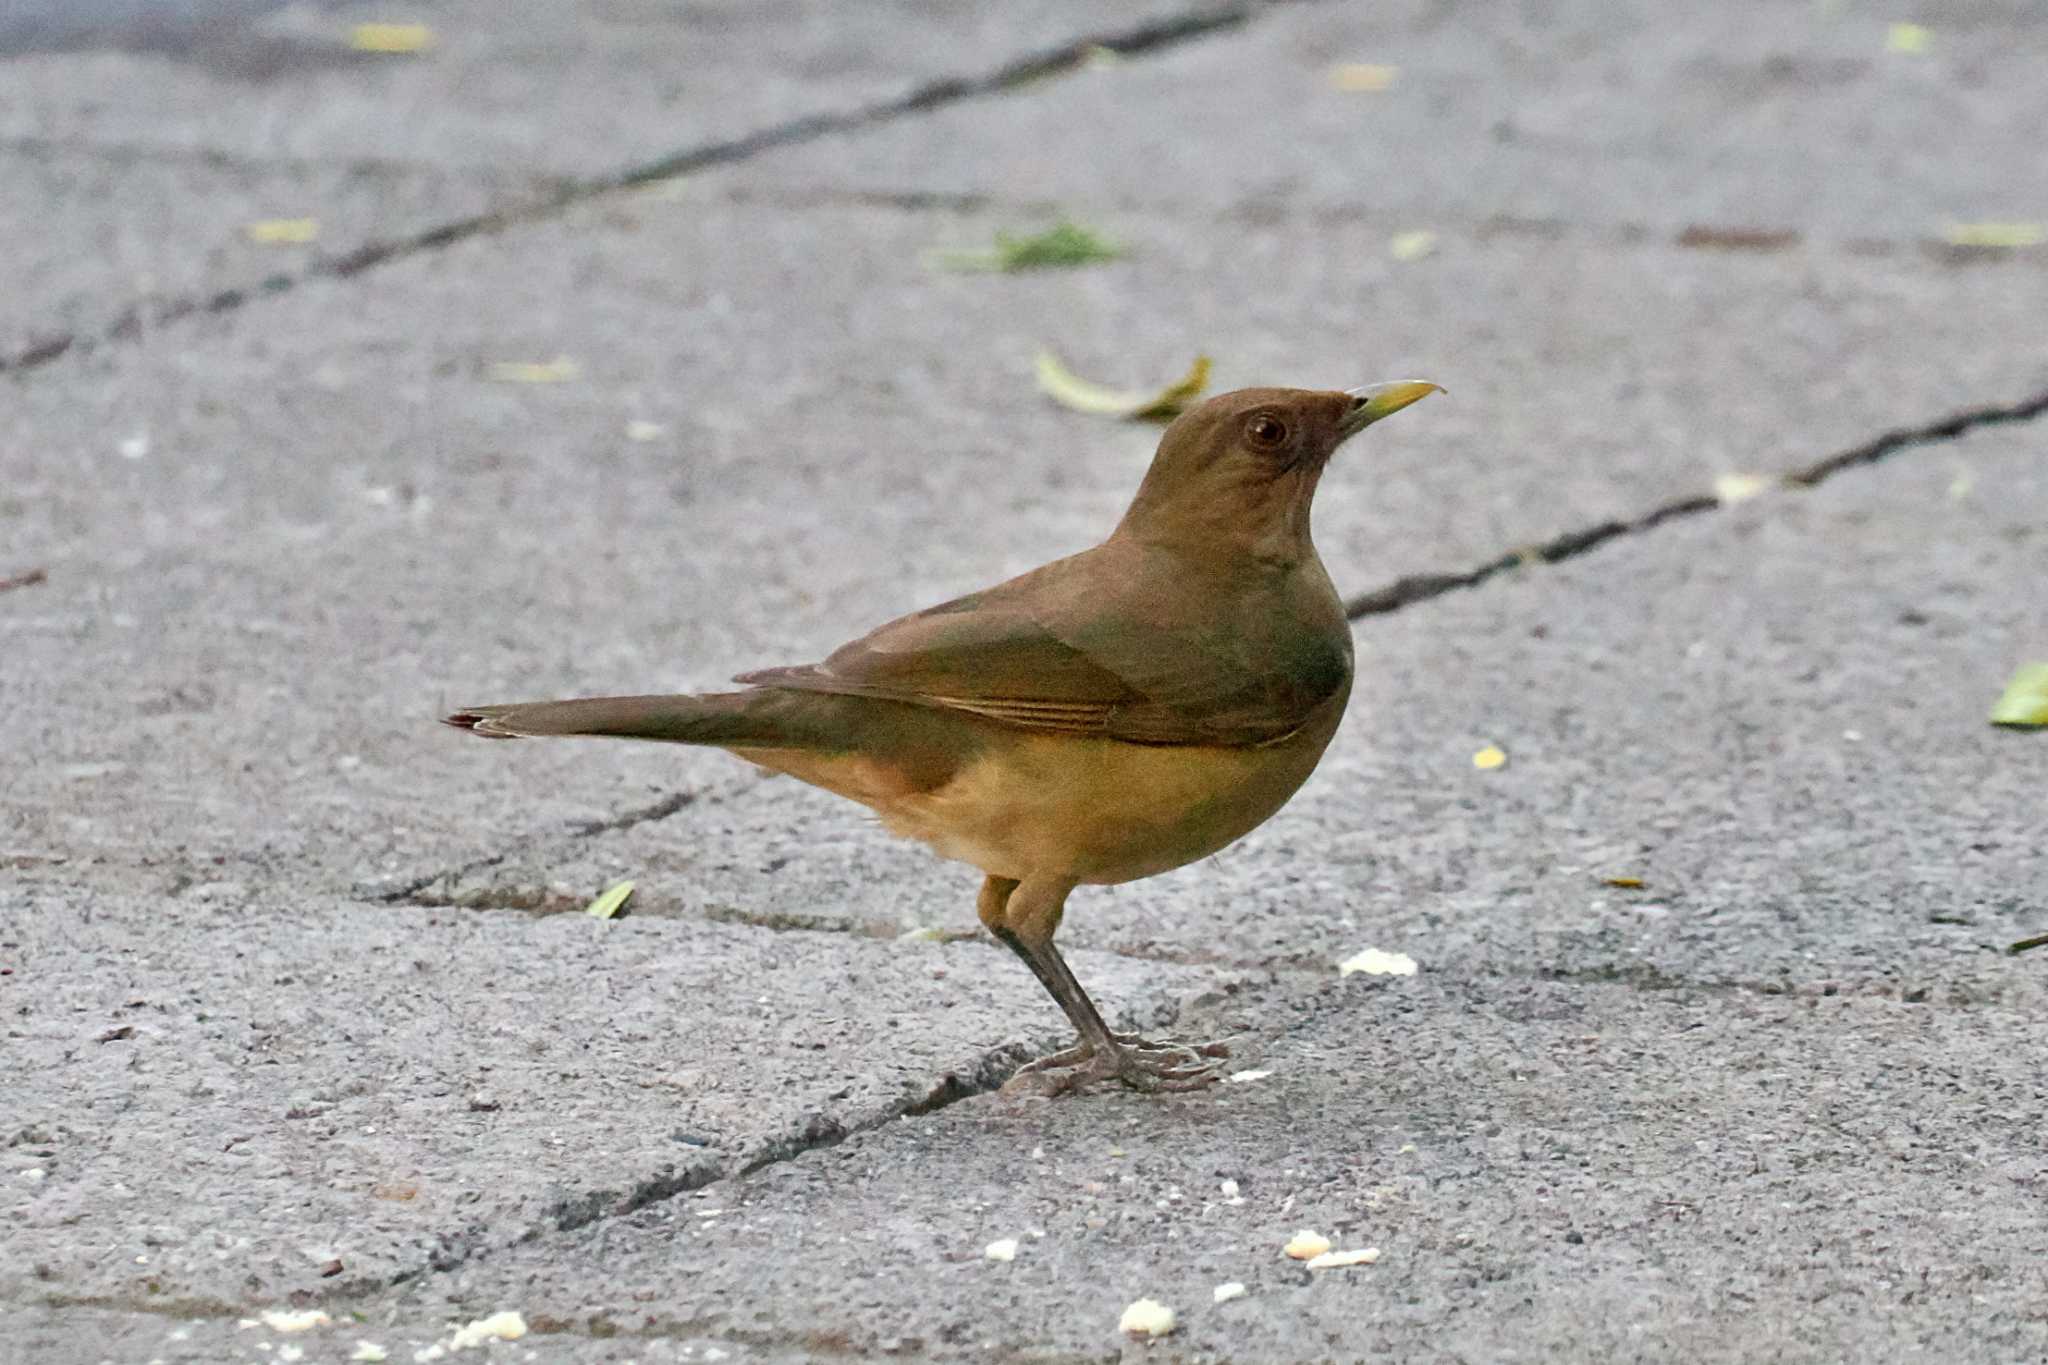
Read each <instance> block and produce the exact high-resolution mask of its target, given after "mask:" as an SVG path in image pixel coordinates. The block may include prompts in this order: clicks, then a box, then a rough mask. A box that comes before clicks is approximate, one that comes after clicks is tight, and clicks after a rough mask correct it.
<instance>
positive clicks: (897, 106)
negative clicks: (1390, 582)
mask: <svg viewBox="0 0 2048 1365" xmlns="http://www.w3.org/2000/svg"><path fill="white" fill-rule="evenodd" d="M1267 3H1268V0H1233V3H1227V4H1221V5H1205V6H1198V7H1196V8H1194V9H1189V10H1185V11H1182V12H1181V13H1179V14H1175V15H1169V16H1165V17H1162V18H1159V19H1153V20H1148V21H1146V22H1143V23H1139V24H1134V25H1131V26H1130V27H1127V28H1122V29H1116V30H1112V31H1108V32H1103V33H1096V34H1092V35H1084V36H1082V37H1080V38H1075V39H1072V40H1069V41H1067V42H1063V43H1061V44H1059V45H1058V46H1056V47H1052V48H1048V49H1044V50H1041V51H1038V52H1033V53H1027V54H1026V55H1024V56H1021V57H1014V58H1012V59H1010V60H1009V61H1007V62H1005V63H1003V64H1002V65H1000V66H998V67H996V68H995V69H994V70H992V71H987V72H983V73H982V74H980V75H976V76H946V77H941V78H939V79H937V80H932V81H927V82H925V83H924V84H922V85H920V86H918V87H917V88H916V89H914V90H912V91H911V92H910V93H909V94H907V95H901V96H898V97H897V98H895V99H890V100H884V101H881V102H879V103H873V104H867V105H862V106H859V107H856V108H853V109H849V110H841V111H838V112H828V113H815V114H806V115H804V116H802V117H800V118H795V119H789V120H786V121H784V122H781V123H776V124H771V125H769V126H768V127H766V128H760V129H756V130H755V131H753V132H750V133H743V134H741V135H740V136H738V137H735V138H729V139H726V140H724V141H721V142H713V143H708V144H704V145H701V146H697V147H693V148H687V149H685V150H683V151H679V152H673V153H670V154H669V155H667V156H663V157H658V158H656V159H655V160H653V161H648V162H643V163H641V164H639V165H635V166H628V167H625V168H623V169H620V170H616V171H613V172H611V173H609V174H607V175H602V176H597V177H594V178H590V179H584V180H573V181H569V182H568V183H566V184H565V185H562V186H561V187H559V188H557V189H555V190H554V191H553V192H551V193H546V194H543V195H541V196H540V197H539V198H536V199H534V200H532V201H530V202H525V203H517V204H513V205H509V206H503V207H499V208H495V209H486V210H484V211H483V212H481V213H476V214H471V215H469V216H467V217H463V218H456V219H453V220H450V221H448V222H444V223H439V224H436V225H435V226H433V227H429V228H423V229H421V230H419V231H417V232H414V233H411V234H410V235H407V236H403V237H396V238H391V239H387V240H382V241H371V242H367V243H365V244H363V245H362V246H359V247H357V248H355V249H354V250H352V251H349V252H346V253H344V254H342V255H339V256H331V257H324V258H322V259H319V260H316V261H314V262H313V263H312V264H311V265H309V266H307V267H306V268H305V269H303V270H301V271H299V272H298V273H296V274H294V273H288V272H286V273H278V274H274V275H270V276H267V277H265V278H264V279H262V280H260V281H258V282H256V283H254V284H248V285H241V286H235V287H230V288H227V289H221V290H218V291H216V292H214V293H212V294H209V295H205V296H191V295H187V296H183V297H179V298H173V299H169V300H166V301H164V302H163V303H162V304H160V305H157V306H155V307H152V306H151V305H150V304H149V303H147V302H143V303H136V304H131V305H130V306H129V307H128V308H127V309H126V310H124V311H123V312H122V314H121V315H120V316H119V317H118V318H116V319H115V321H114V322H113V323H112V324H110V325H109V326H108V327H106V328H105V329H103V330H102V331H101V332H100V333H99V334H97V335H93V336H89V335H85V334H82V333H77V332H71V333H64V334H61V335H58V336H54V337H48V338H45V339H44V340H42V341H38V342H34V343H32V344H31V345H29V346H28V347H27V348H26V349H24V350H22V351H18V352H16V353H15V354H14V355H12V356H0V374H9V373H20V372H22V371H25V370H31V369H34V368H36V367H38V366H41V365H46V364H48V363H50V362H51V361H53V360H56V359H58V358H59V357H60V356H65V355H84V354H88V353H90V352H92V351H93V350H96V349H98V348H99V347H101V346H104V345H107V344H109V343H114V342H123V341H128V340H131V339H133V338H134V337H137V336H140V335H142V334H144V333H145V332H147V331H148V330H149V329H150V328H153V327H159V326H163V325H165V324H168V323H173V322H178V321H181V320H183V319H185V318H189V317H194V316H211V315H217V314H221V313H229V312H234V311H235V310H237V309H240V308H242V307H243V306H244V305H246V304H248V303H249V302H251V301H252V300H254V299H257V298H260V297H264V296H267V295H275V294H282V293H285V292H288V291H290V290H292V289H295V288H297V287H298V286H299V285H301V284H305V283H309V282H311V281H314V280H320V279H344V280H345V279H350V278H353V277H354V276H357V275H360V274H362V273H364V272H365V271H369V270H373V269H375V268H377V267H379V266H383V265H389V264H392V263H393V262H396V261H402V260H406V259H408V258H410V257H413V256H418V255H422V254H425V253H427V252H430V251H437V250H440V249H441V248H443V247H448V246H453V245H456V244H457V243H460V242H465V241H468V240H470V239H471V238H475V237H487V236H492V235H494V234H496V233H500V232H503V231H506V230H507V229H510V228H514V227H518V226H521V225H524V224H527V223H533V222H539V221H541V220H544V219H547V218H550V217H553V216H555V215H557V214H560V213H562V212H563V211H565V210H567V209H569V208H572V207H574V206H575V205H577V204H581V203H584V202H587V201H589V200H593V199H598V198H601V197H603V196H605V195H608V194H614V193H617V192H619V191H622V190H630V189H634V188H637V187H640V186H644V185H648V184H651V183H654V182H656V181H661V180H668V179H671V178H673V177H675V176H678V175H684V174H687V173H690V172H693V171H701V170H705V169H707V168H710V167H713V166H723V165H730V164H733V163H735V162H740V161H745V160H747V159H748V158H750V157H753V156H757V155H759V154H761V153H763V152H768V151H773V150H776V149H779V148H783V147H792V146H797V145H800V144H803V143H807V142H815V141H817V140H819V139H821V138H824V137H828V136H831V135H833V134H836V133H850V132H856V131H859V130H861V129H864V128H869V127H874V126H877V125H880V124H886V123H891V122H894V121H895V120H897V119H902V118H908V117H911V116H914V115H917V114H922V113H925V112H927V111H930V110H933V109H940V108H944V107H946V106H948V105H953V104H959V103H962V102H964V101H968V100H974V99H981V98H985V97H988V96H992V95H1001V94H1004V93H1007V92H1009V91H1011V90H1015V89H1017V88H1018V87H1020V86H1024V85H1027V84H1030V83H1033V82H1036V81H1040V80H1043V79H1046V78H1048V77H1052V76H1061V75H1065V74H1067V73H1069V72H1072V71H1076V70H1079V69H1080V68H1082V67H1083V66H1085V65H1086V64H1087V63H1088V62H1089V61H1090V60H1091V59H1092V58H1093V57H1094V56H1095V55H1096V54H1098V53H1101V52H1105V51H1106V52H1112V53H1115V54H1117V55H1118V56H1120V57H1132V56H1137V55H1140V54H1144V53H1150V52H1157V51H1162V50H1164V49H1167V48H1171V47H1175V46H1177V45H1179V44H1181V43H1185V42H1189V41H1191V40H1193V39H1197V38H1202V37H1206V36H1208V35H1209V34H1212V33H1217V32H1220V31H1223V30H1226V29H1232V28H1236V27H1238V26H1239V25H1241V24H1244V23H1246V22H1248V21H1249V20H1250V19H1251V18H1252V16H1253V15H1254V14H1256V13H1257V12H1259V11H1260V10H1262V9H1264V8H1266V5H1267Z"/></svg>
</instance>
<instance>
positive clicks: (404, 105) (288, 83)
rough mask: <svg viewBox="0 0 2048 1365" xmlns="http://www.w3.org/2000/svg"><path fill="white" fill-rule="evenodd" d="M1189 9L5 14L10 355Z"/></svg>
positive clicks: (1056, 2) (445, 5)
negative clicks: (409, 31) (297, 234)
mask: <svg viewBox="0 0 2048 1365" xmlns="http://www.w3.org/2000/svg"><path fill="white" fill-rule="evenodd" d="M1195 8H1196V9H1199V7H1195ZM1188 9H1189V7H1187V6H1180V5H1169V4H1166V3H1133V4H1126V5H1119V6H1118V7H1116V10H1115V12H1114V13H1111V14H1105V13H1104V12H1103V11H1102V10H1101V9H1100V8H1099V7H1097V6H1093V5H1089V4H1085V3H1082V0H1031V2H1030V3H1028V4H1008V5H989V4H977V5H943V6H938V7H933V6H929V5H921V4H915V3H910V2H909V0H901V2H898V0H891V3H888V4H883V5H865V6H862V7H861V9H860V12H859V13H858V14H857V15H856V14H854V13H852V12H850V11H845V10H840V9H835V8H834V7H831V6H827V5H819V4H811V3H790V2H778V3H774V4H760V3H715V4H694V5H687V6H675V5H669V4H664V3H658V2H657V0H644V2H643V0H628V2H623V3H622V0H579V3H574V4H526V5H520V6H516V7H514V8H513V9H512V10H511V11H509V12H508V9H507V7H506V6H505V5H503V4H502V3H496V0H439V2H438V3H433V4H426V5H421V6H415V7H414V8H413V10H412V11H410V14H411V15H412V18H413V19H414V20H417V21H420V22H424V23H426V24H428V26H429V27H430V28H431V30H432V35H433V43H432V46H431V47H429V48H428V49H427V50H425V51H423V52H419V53H407V54H402V55H380V54H375V53H363V52H358V51H354V50H352V49H351V48H350V46H349V41H350V34H351V31H352V28H353V26H354V25H356V24H358V23H362V22H369V21H378V20H387V21H388V20H389V19H390V17H391V16H390V15H389V14H388V13H386V12H385V11H384V10H383V9H381V8H379V7H377V6H374V5H364V4H346V3H344V4H326V5H321V6H317V7H314V6H277V5H257V4H239V5H237V4H228V3H225V0H206V3H202V4H197V5H192V6H156V7H154V8H143V7H137V6H133V5H129V6H121V5H113V6H108V5H106V4H104V3H96V4H94V5H87V6H82V7H79V12H78V13H77V14H75V15H65V14H51V13H45V14H42V15H40V16H37V15H27V16H15V22H13V23H10V24H9V25H8V26H7V27H0V70H4V72H5V79H4V80H0V178H4V179H5V182H6V183H7V184H8V185H9V186H10V191H9V193H8V195H7V196H6V198H7V200H8V203H7V205H6V206H5V207H4V208H0V260H4V261H5V262H6V263H7V264H6V265H5V267H4V273H0V284H4V286H5V288H6V290H7V295H8V299H9V306H8V309H7V317H6V320H5V321H4V323H0V359H10V360H11V359H14V358H16V357H19V356H23V355H34V354H36V353H38V352H39V351H40V350H42V349H45V348H47V347H49V346H52V345H57V344H61V342H62V341H63V339H64V338H66V337H77V338H80V339H82V340H91V339H92V338H94V337H95V336H97V335H98V334H99V333H100V332H101V331H103V330H104V329H107V328H110V327H116V326H118V325H120V324H121V323H122V322H123V321H124V320H126V319H128V318H129V317H130V316H131V315H133V314H137V313H139V314H140V316H141V317H142V318H143V319H145V320H147V319H149V318H152V317H155V316H157V315H160V314H161V313H163V312H165V311H166V310H173V311H175V310H179V309H182V308H185V307H189V306H191V305H193V304H195V303H198V304H204V303H205V302H206V301H208V300H211V299H213V298H215V297H216V296H218V295H220V294H222V293H224V292H228V291H256V290H259V289H260V288H262V286H263V282H264V281H265V280H266V279H269V278H271V277H273V276H286V277H290V276H296V275H302V274H304V273H305V272H307V271H308V270H317V269H321V268H325V267H331V266H333V265H335V264H336V263H338V262H343V261H346V260H349V259H351V258H352V257H355V256H356V255H357V254H358V253H359V252H360V251H361V250H362V249H363V248H365V247H366V246H368V245H371V244H376V243H391V242H403V241H405V240H407V239H410V238H412V237H414V236H416V235H418V234H419V233H422V232H425V231H429V230H431V229H435V228H438V227H441V226H442V225H445V224H450V223H457V222H460V221H462V220H466V219H470V218H473V217H475V216H477V215H481V214H486V213H511V214H517V213H520V212H523V211H527V210H531V209H533V208H535V207H536V206H540V205H544V204H546V203H548V202H550V201H552V200H553V199H554V198H555V197H557V196H558V195H560V194H561V193H563V192H564V190H565V189H567V188H568V187H570V186H573V185H581V184H590V183H597V182H602V181H605V180H607V179H608V178H611V177H614V176H618V175H621V174H623V173H625V172H626V171H627V170H628V169H629V168H635V167H642V166H646V165H649V164H651V163H655V162H659V161H661V160H663V159H665V158H669V157H673V156H676V155H679V154H682V153H686V152H689V151H692V150H694V149H699V148H704V147H710V146H713V145H716V144H720V143H727V142H732V141H734V140H736V139H740V138H744V137H748V136H752V135H755V134H762V133H765V132H767V131H768V130H771V129H776V128H783V127H787V126H790V125H793V124H796V123H798V122H800V121H802V120H805V119H810V118H828V117H832V116H840V115H850V114H853V113H856V112H858V111H863V110H867V109H870V108H874V107H879V106H882V105H886V104H888V103H890V102H892V101H897V100H902V99H904V98H906V97H908V96H909V95H911V94H912V93H914V92H917V91H919V90H922V89H925V88H926V87H930V86H933V85H935V84H936V83H939V82H943V81H947V80H952V79H956V78H957V79H960V80H963V81H967V82H972V81H973V80H974V79H975V78H979V77H984V76H988V75H990V74H992V73H995V72H998V71H1000V70H1001V69H1003V68H1004V67H1005V66H1006V65H1008V64H1010V63H1013V62H1016V61H1019V60H1021V59H1024V58H1027V57H1032V56H1037V55H1041V54H1043V53H1047V52H1053V51H1058V50H1060V49H1061V48H1063V47H1071V46H1073V45H1074V44H1076V43H1078V42H1081V41H1083V40H1087V39H1091V38H1093V37H1097V36H1102V37H1109V38H1112V39H1113V38H1115V37H1116V36H1117V35H1119V34H1125V33H1131V32H1143V31H1145V30H1147V28H1148V26H1152V25H1157V24H1159V23H1161V22H1162V21H1165V20H1169V19H1172V18H1174V17H1175V16H1178V15H1181V14H1183V13H1184V12H1186V11H1187V10H1188ZM261 11H268V12H267V13H265V12H261ZM94 15H97V16H98V17H99V20H100V22H97V23H95V22H93V21H92V16H94ZM38 20H40V22H38ZM81 21H82V22H81ZM270 219H291V220H298V219H311V220H314V222H315V224H316V225H317V234H318V235H317V238H316V239H315V240H314V241H312V242H310V243H304V244H297V245H293V244H285V245H281V246H279V245H263V244H257V243H252V242H250V241H248V240H247V239H246V238H245V235H244V233H245V230H246V229H248V228H249V227H250V226H251V225H252V224H255V223H258V222H260V221H262V220H270Z"/></svg>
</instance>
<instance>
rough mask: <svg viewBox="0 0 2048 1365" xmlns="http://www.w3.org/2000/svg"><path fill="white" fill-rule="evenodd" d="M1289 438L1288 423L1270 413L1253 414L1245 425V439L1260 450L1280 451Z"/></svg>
mask: <svg viewBox="0 0 2048 1365" xmlns="http://www.w3.org/2000/svg"><path fill="white" fill-rule="evenodd" d="M1287 437H1288V430H1287V423H1285V422H1283V421H1281V420H1280V419H1279V418H1278V417H1275V416H1274V415H1273V414H1272V413H1270V412H1258V413H1253V414H1252V416H1251V418H1250V420H1248V421H1247V422H1246V423H1245V424H1244V438H1245V439H1246V440H1247V441H1249V442H1251V443H1252V445H1253V446H1254V447H1255V448H1256V449H1259V450H1278V449H1279V448H1280V447H1281V446H1284V445H1286V444H1287Z"/></svg>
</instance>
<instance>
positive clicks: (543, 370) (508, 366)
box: [490, 355, 583, 384]
mask: <svg viewBox="0 0 2048 1365" xmlns="http://www.w3.org/2000/svg"><path fill="white" fill-rule="evenodd" d="M490 374H491V378H492V379H495V380H496V381H497V382H498V383H500V384H566V383H568V382H569V381H571V380H573V379H579V378H581V377H582V375H583V367H582V366H581V365H578V364H577V363H576V362H575V361H573V360H571V359H570V358H569V357H568V356H565V355H558V356H556V357H555V358H554V359H553V360H547V361H531V360H501V361H499V362H498V363H497V364H495V365H493V366H491V370H490Z"/></svg>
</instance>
